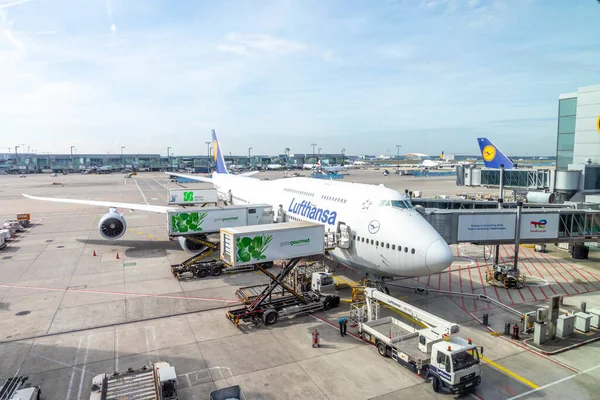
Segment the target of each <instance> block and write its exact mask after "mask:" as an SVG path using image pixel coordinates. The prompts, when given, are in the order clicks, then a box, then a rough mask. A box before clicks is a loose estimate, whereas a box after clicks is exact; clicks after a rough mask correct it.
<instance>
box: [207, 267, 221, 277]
mask: <svg viewBox="0 0 600 400" xmlns="http://www.w3.org/2000/svg"><path fill="white" fill-rule="evenodd" d="M222 271H223V270H222V269H221V267H218V266H215V267H212V269H211V270H210V274H211V275H212V276H219V275H221V272H222Z"/></svg>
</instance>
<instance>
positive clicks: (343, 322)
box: [338, 317, 348, 336]
mask: <svg viewBox="0 0 600 400" xmlns="http://www.w3.org/2000/svg"><path fill="white" fill-rule="evenodd" d="M338 323H339V324H340V335H342V336H345V335H346V326H347V325H348V320H347V319H346V318H344V317H342V318H340V319H338Z"/></svg>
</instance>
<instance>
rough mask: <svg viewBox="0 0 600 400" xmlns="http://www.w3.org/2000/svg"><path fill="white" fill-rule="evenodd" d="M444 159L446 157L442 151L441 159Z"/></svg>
mask: <svg viewBox="0 0 600 400" xmlns="http://www.w3.org/2000/svg"><path fill="white" fill-rule="evenodd" d="M443 159H444V152H443V151H442V152H441V154H440V160H443Z"/></svg>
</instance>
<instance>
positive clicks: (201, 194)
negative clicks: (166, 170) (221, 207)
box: [167, 188, 219, 206]
mask: <svg viewBox="0 0 600 400" xmlns="http://www.w3.org/2000/svg"><path fill="white" fill-rule="evenodd" d="M168 192H169V193H168V194H167V195H168V197H167V198H168V199H169V204H176V205H182V206H193V205H194V204H206V203H215V204H216V203H218V202H219V195H218V193H217V190H216V189H180V188H177V189H168Z"/></svg>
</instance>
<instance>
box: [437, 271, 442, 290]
mask: <svg viewBox="0 0 600 400" xmlns="http://www.w3.org/2000/svg"><path fill="white" fill-rule="evenodd" d="M437 277H438V290H440V288H441V285H442V274H437Z"/></svg>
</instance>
